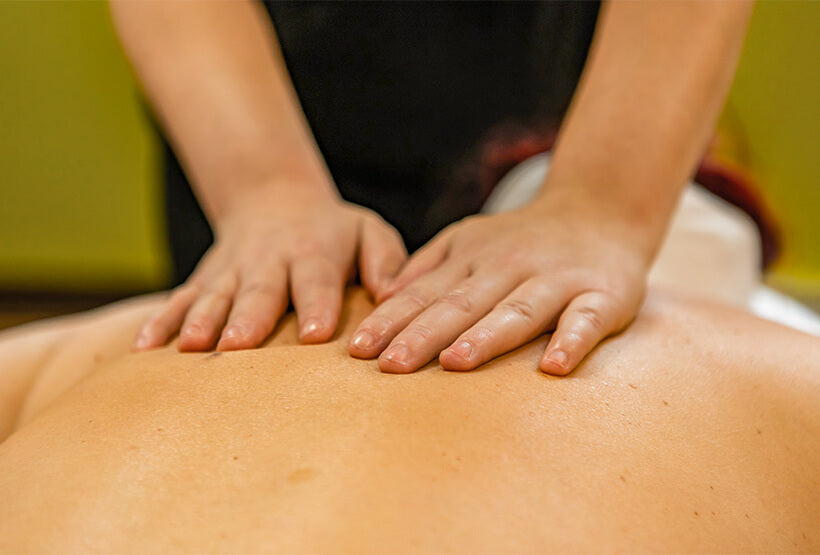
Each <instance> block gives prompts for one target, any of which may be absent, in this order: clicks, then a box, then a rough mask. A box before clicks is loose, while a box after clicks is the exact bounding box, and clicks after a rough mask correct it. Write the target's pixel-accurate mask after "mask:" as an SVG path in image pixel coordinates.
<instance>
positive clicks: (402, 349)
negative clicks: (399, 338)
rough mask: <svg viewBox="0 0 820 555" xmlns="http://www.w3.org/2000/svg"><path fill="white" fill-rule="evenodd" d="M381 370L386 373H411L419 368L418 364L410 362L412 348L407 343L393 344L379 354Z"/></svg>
mask: <svg viewBox="0 0 820 555" xmlns="http://www.w3.org/2000/svg"><path fill="white" fill-rule="evenodd" d="M379 370H381V371H382V372H384V373H386V374H410V373H411V372H415V371H416V370H418V365H414V364H410V350H409V349H408V347H407V345H404V344H401V343H400V344H398V345H391V346H390V347H389V348H388V349H386V350H385V351H384V352H383V353H382V354H381V355H380V356H379Z"/></svg>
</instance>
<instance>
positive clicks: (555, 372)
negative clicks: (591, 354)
mask: <svg viewBox="0 0 820 555" xmlns="http://www.w3.org/2000/svg"><path fill="white" fill-rule="evenodd" d="M584 356H586V353H585V354H584ZM583 358H584V357H583V356H582V357H580V359H581V360H582V359H583ZM575 366H577V364H573V365H571V366H570V364H569V355H567V353H566V351H563V350H561V349H552V350H550V349H547V350H546V351H545V352H544V356H543V357H541V362H540V363H539V364H538V368H539V369H540V370H541V371H542V372H544V373H545V374H549V375H551V376H567V375H569V374H570V373H571V372H572V371H573V370H575Z"/></svg>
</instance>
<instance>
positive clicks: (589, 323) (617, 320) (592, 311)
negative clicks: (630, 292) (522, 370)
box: [539, 291, 634, 376]
mask: <svg viewBox="0 0 820 555" xmlns="http://www.w3.org/2000/svg"><path fill="white" fill-rule="evenodd" d="M633 315H634V313H630V311H629V310H627V309H626V308H625V307H624V306H623V304H622V303H621V302H619V301H618V300H617V299H616V298H615V297H614V296H613V295H611V294H609V293H604V292H601V291H590V292H586V293H582V294H580V295H578V296H577V297H575V298H574V299H573V300H572V301H571V302H570V303H569V305H568V306H567V308H566V310H565V311H564V313H563V314H561V318H560V319H559V320H558V327H557V328H556V329H555V332H554V333H553V334H552V338H551V339H550V342H549V344H548V345H547V350H546V351H545V352H544V356H543V357H542V358H541V363H540V364H539V367H540V368H541V370H543V371H544V372H546V373H547V374H552V375H555V376H565V375H567V374H569V373H570V372H572V371H573V370H574V369H575V367H576V366H578V364H579V363H580V362H581V360H583V358H584V357H585V356H587V355H588V354H589V353H590V352H591V351H592V349H594V348H595V346H596V345H598V343H600V342H601V341H602V340H603V339H604V338H605V337H607V336H608V335H611V334H613V333H615V332H617V331H619V330H620V329H622V328H623V327H624V326H626V324H628V323H629V321H630V319H631V317H632V316H633Z"/></svg>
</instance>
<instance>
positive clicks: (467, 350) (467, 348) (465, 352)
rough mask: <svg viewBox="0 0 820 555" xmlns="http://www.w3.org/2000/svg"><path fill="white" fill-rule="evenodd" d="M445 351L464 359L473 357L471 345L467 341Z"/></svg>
mask: <svg viewBox="0 0 820 555" xmlns="http://www.w3.org/2000/svg"><path fill="white" fill-rule="evenodd" d="M447 350H448V351H450V352H452V353H455V354H457V355H458V356H460V357H461V358H464V359H469V358H470V357H471V356H473V345H472V344H471V343H470V342H469V341H462V342H461V343H459V344H458V345H455V346H453V347H450V348H449V349H447Z"/></svg>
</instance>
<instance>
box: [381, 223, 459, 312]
mask: <svg viewBox="0 0 820 555" xmlns="http://www.w3.org/2000/svg"><path fill="white" fill-rule="evenodd" d="M446 233H447V232H446V230H445V231H443V232H442V233H440V234H439V235H438V236H436V237H434V238H433V239H432V240H431V241H430V242H429V243H427V244H426V245H424V246H423V247H422V248H420V249H419V250H418V251H416V252H415V253H414V254H413V256H411V257H410V260H408V261H407V264H405V265H404V267H403V268H402V269H401V271H400V272H399V274H398V275H397V276H396V278H395V279H394V280H393V281H392V282H391V283H389V284H388V285H387V286H385V287H383V288H382V289H381V291H380V292H379V297H378V298H377V299H376V302H378V303H381V302H383V301H384V300H385V299H388V298H390V297H392V296H393V295H395V294H396V293H397V292H398V291H401V290H402V289H404V288H405V287H407V286H408V285H409V284H410V283H412V282H413V281H415V280H417V279H418V278H419V277H421V276H423V275H424V274H427V273H429V272H432V271H433V270H434V269H436V268H437V267H438V266H440V265H441V263H442V262H443V261H444V260H445V259H446V258H447V252H448V251H449V248H450V247H449V245H450V243H449V234H447V235H445V234H446Z"/></svg>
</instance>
